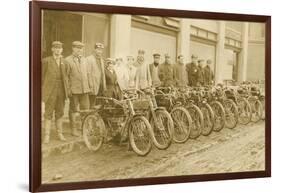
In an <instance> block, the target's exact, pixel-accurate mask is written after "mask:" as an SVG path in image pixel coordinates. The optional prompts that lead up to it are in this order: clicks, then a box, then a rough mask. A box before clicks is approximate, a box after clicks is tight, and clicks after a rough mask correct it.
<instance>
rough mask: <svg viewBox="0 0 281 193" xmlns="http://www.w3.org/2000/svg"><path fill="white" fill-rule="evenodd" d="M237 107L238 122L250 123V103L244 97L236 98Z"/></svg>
mask: <svg viewBox="0 0 281 193" xmlns="http://www.w3.org/2000/svg"><path fill="white" fill-rule="evenodd" d="M237 107H238V122H239V123H241V124H243V125H247V124H248V123H250V121H251V118H252V113H251V112H252V110H251V105H250V103H249V102H248V101H247V100H246V99H245V98H238V99H237Z"/></svg>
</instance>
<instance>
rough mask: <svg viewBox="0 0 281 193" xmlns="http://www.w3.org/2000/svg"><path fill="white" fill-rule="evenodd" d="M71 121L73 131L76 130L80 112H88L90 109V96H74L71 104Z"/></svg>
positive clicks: (86, 94)
mask: <svg viewBox="0 0 281 193" xmlns="http://www.w3.org/2000/svg"><path fill="white" fill-rule="evenodd" d="M69 106H70V108H69V119H70V125H71V127H72V129H74V128H76V121H75V119H76V117H77V115H78V113H79V110H87V109H89V107H90V102H89V95H88V93H85V94H72V96H71V98H70V104H69Z"/></svg>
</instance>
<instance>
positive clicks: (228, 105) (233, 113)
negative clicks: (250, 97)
mask: <svg viewBox="0 0 281 193" xmlns="http://www.w3.org/2000/svg"><path fill="white" fill-rule="evenodd" d="M224 110H225V126H226V127H227V128H229V129H233V128H234V127H236V125H237V123H238V107H237V105H236V104H235V103H234V101H233V100H231V99H226V100H225V101H224Z"/></svg>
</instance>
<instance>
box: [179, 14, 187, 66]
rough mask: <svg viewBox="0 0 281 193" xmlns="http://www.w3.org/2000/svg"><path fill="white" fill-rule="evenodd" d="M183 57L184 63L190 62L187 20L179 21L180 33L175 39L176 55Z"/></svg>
mask: <svg viewBox="0 0 281 193" xmlns="http://www.w3.org/2000/svg"><path fill="white" fill-rule="evenodd" d="M179 54H182V55H183V56H184V60H185V61H184V62H185V63H186V62H189V61H190V22H189V20H188V19H181V20H180V32H179V33H178V37H177V55H179Z"/></svg>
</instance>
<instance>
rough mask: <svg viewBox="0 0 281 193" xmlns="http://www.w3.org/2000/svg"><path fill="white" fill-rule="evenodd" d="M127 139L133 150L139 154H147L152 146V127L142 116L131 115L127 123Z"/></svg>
mask: <svg viewBox="0 0 281 193" xmlns="http://www.w3.org/2000/svg"><path fill="white" fill-rule="evenodd" d="M128 129H129V140H130V145H131V147H132V149H133V151H134V152H135V153H136V154H138V155H140V156H145V155H147V154H148V153H149V152H150V151H151V148H152V135H153V134H152V128H151V126H150V124H149V122H148V120H147V119H146V118H145V117H143V116H136V117H133V118H132V120H131V121H130V123H129V125H128Z"/></svg>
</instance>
